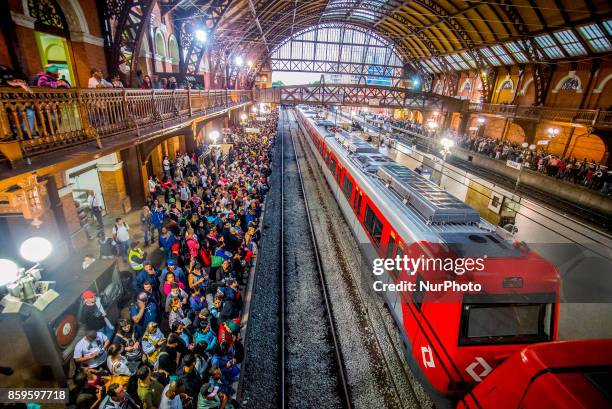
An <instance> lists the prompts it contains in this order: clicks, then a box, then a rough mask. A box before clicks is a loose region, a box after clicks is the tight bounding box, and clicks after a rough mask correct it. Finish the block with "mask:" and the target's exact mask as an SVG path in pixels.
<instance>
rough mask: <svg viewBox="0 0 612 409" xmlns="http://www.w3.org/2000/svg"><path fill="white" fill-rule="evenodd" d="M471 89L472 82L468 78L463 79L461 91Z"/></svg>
mask: <svg viewBox="0 0 612 409" xmlns="http://www.w3.org/2000/svg"><path fill="white" fill-rule="evenodd" d="M471 90H472V83H471V82H470V80H465V82H464V83H463V87H461V91H471Z"/></svg>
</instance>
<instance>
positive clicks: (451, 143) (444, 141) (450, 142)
mask: <svg viewBox="0 0 612 409" xmlns="http://www.w3.org/2000/svg"><path fill="white" fill-rule="evenodd" d="M440 143H441V144H442V146H444V147H445V148H446V149H449V148H452V147H453V146H455V141H453V140H452V139H448V138H442V140H441V141H440Z"/></svg>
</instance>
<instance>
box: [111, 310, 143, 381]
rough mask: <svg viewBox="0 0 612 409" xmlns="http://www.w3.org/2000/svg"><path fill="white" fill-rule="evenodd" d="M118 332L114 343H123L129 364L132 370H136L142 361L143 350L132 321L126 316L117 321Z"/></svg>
mask: <svg viewBox="0 0 612 409" xmlns="http://www.w3.org/2000/svg"><path fill="white" fill-rule="evenodd" d="M116 328H117V332H116V333H115V337H114V338H113V344H117V345H121V346H122V347H123V354H124V355H125V357H126V358H127V361H128V362H127V365H128V367H129V368H130V371H132V372H133V371H135V370H136V369H138V366H139V365H140V363H141V362H142V350H141V349H140V342H138V337H137V336H136V331H134V326H133V325H132V321H130V320H129V319H126V318H120V319H119V320H118V321H117V326H116Z"/></svg>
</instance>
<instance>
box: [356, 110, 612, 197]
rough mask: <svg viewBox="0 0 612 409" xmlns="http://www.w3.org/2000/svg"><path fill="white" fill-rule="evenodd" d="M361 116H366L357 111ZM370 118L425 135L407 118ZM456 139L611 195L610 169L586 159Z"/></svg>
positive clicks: (463, 144)
mask: <svg viewBox="0 0 612 409" xmlns="http://www.w3.org/2000/svg"><path fill="white" fill-rule="evenodd" d="M360 115H365V114H364V113H362V112H360ZM369 117H370V120H371V119H374V120H377V121H383V122H384V123H385V124H386V125H391V126H394V127H396V128H401V129H406V130H408V131H411V132H414V133H418V134H422V135H424V137H426V133H425V132H424V129H423V127H422V126H421V125H420V124H418V123H416V122H414V121H410V120H397V119H392V118H387V117H384V116H382V115H370V116H369ZM449 136H451V137H452V138H453V139H455V141H456V143H457V145H458V146H460V147H462V148H464V149H468V150H471V151H473V152H477V153H480V154H482V155H486V156H488V157H490V158H492V159H498V160H504V161H506V160H511V161H514V162H518V163H522V164H523V165H524V166H525V167H527V168H528V169H531V170H534V171H538V172H541V173H544V174H546V175H548V176H550V177H554V178H557V179H560V180H564V181H567V182H571V183H576V184H580V185H582V186H586V187H588V188H590V189H593V190H597V191H600V192H602V193H604V194H606V195H608V196H612V169H609V168H608V167H607V166H605V165H603V164H600V163H596V162H595V161H593V160H591V161H588V160H586V159H583V160H579V159H577V158H575V157H573V158H569V157H568V158H561V157H559V156H556V155H552V154H549V153H548V152H546V150H543V149H535V150H531V149H529V147H527V148H525V147H523V146H522V144H518V143H513V142H510V141H500V140H499V139H493V138H486V137H470V136H468V135H463V136H462V137H458V136H456V135H449Z"/></svg>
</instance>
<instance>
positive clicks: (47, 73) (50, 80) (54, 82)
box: [35, 64, 70, 88]
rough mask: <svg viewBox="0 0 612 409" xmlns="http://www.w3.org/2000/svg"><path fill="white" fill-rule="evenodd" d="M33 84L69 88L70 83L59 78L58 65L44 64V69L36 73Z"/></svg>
mask: <svg viewBox="0 0 612 409" xmlns="http://www.w3.org/2000/svg"><path fill="white" fill-rule="evenodd" d="M35 85H36V86H38V87H46V88H70V84H68V83H67V82H66V81H64V80H61V79H59V66H58V65H56V64H47V65H45V70H44V71H41V72H39V73H38V74H36V77H35Z"/></svg>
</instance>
